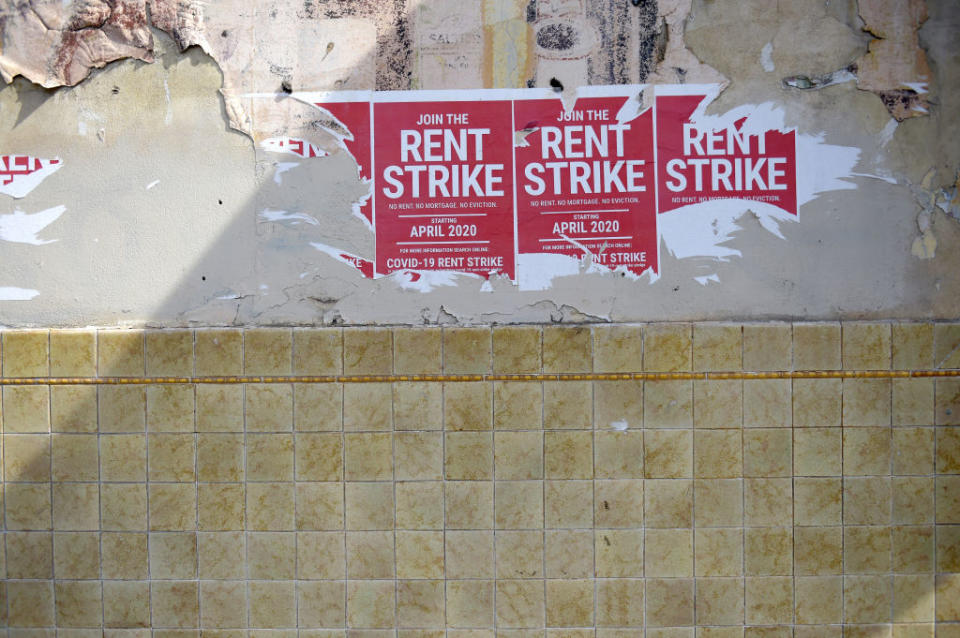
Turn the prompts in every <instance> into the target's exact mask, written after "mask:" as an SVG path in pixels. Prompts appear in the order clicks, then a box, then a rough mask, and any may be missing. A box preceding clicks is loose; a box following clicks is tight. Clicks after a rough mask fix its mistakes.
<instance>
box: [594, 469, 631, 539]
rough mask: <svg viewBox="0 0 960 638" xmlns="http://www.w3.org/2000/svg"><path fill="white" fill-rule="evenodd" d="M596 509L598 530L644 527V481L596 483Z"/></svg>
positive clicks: (595, 519)
mask: <svg viewBox="0 0 960 638" xmlns="http://www.w3.org/2000/svg"><path fill="white" fill-rule="evenodd" d="M594 508H595V511H594V521H595V526H596V527H597V528H632V527H641V526H642V525H643V481H641V480H606V481H596V482H595V483H594Z"/></svg>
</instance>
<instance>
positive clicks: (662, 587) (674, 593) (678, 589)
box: [646, 578, 694, 627]
mask: <svg viewBox="0 0 960 638" xmlns="http://www.w3.org/2000/svg"><path fill="white" fill-rule="evenodd" d="M646 602H647V618H646V624H647V627H684V626H688V625H692V624H693V622H694V607H693V603H694V596H693V579H692V578H649V579H647V581H646Z"/></svg>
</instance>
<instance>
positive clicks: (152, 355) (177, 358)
mask: <svg viewBox="0 0 960 638" xmlns="http://www.w3.org/2000/svg"><path fill="white" fill-rule="evenodd" d="M144 341H145V343H146V373H147V376H151V377H174V376H192V375H193V331H192V330H148V331H146V332H145V333H144Z"/></svg>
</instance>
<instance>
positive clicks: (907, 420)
mask: <svg viewBox="0 0 960 638" xmlns="http://www.w3.org/2000/svg"><path fill="white" fill-rule="evenodd" d="M891 387H892V390H893V401H892V406H891V411H892V416H893V424H894V425H930V424H932V423H933V420H934V407H935V405H934V396H933V388H934V380H933V379H893V380H892V381H891Z"/></svg>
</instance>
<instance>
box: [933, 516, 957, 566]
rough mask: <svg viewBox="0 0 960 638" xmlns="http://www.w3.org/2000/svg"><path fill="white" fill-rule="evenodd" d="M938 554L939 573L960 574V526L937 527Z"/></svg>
mask: <svg viewBox="0 0 960 638" xmlns="http://www.w3.org/2000/svg"><path fill="white" fill-rule="evenodd" d="M936 552H937V566H936V567H937V571H938V572H960V526H957V525H937V528H936Z"/></svg>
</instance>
